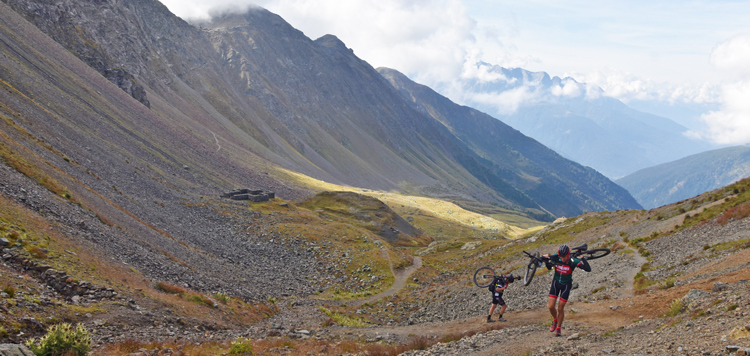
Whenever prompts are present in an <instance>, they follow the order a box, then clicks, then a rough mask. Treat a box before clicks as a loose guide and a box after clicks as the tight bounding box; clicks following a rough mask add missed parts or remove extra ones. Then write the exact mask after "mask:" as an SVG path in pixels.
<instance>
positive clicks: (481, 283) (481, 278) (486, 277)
mask: <svg viewBox="0 0 750 356" xmlns="http://www.w3.org/2000/svg"><path fill="white" fill-rule="evenodd" d="M495 277H505V280H506V281H508V283H513V281H515V280H520V279H521V276H514V275H507V276H503V275H501V274H495V271H494V270H493V269H492V268H490V267H487V266H485V267H479V268H478V269H477V271H476V272H474V284H476V285H477V287H481V288H484V287H489V285H490V284H492V281H493V280H495Z"/></svg>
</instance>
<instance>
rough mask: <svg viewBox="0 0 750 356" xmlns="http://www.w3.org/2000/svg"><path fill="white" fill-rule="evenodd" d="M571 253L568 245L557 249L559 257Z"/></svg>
mask: <svg viewBox="0 0 750 356" xmlns="http://www.w3.org/2000/svg"><path fill="white" fill-rule="evenodd" d="M569 253H570V247H568V245H560V248H559V249H557V255H558V256H567V255H568V254H569Z"/></svg>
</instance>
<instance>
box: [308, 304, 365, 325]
mask: <svg viewBox="0 0 750 356" xmlns="http://www.w3.org/2000/svg"><path fill="white" fill-rule="evenodd" d="M318 310H320V312H321V313H323V314H325V315H327V316H328V317H329V318H331V320H333V322H335V323H336V324H338V325H341V326H350V327H355V328H363V327H366V326H370V323H368V322H367V320H365V318H363V317H353V316H348V315H345V314H342V313H338V312H334V311H331V310H330V309H328V308H324V307H318Z"/></svg>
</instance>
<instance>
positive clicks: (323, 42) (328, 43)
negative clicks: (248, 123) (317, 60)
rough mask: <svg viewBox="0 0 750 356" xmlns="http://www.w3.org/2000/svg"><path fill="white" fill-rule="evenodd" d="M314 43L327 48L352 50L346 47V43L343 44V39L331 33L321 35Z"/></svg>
mask: <svg viewBox="0 0 750 356" xmlns="http://www.w3.org/2000/svg"><path fill="white" fill-rule="evenodd" d="M315 43H317V44H319V45H320V46H323V47H327V48H336V49H339V50H343V51H349V52H352V50H351V49H350V48H348V47H346V44H344V42H343V41H341V40H340V39H339V38H338V37H336V36H334V35H331V34H327V35H323V36H321V37H320V38H318V39H317V40H315Z"/></svg>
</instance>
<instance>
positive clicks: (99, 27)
mask: <svg viewBox="0 0 750 356" xmlns="http://www.w3.org/2000/svg"><path fill="white" fill-rule="evenodd" d="M4 2H6V3H7V4H8V5H10V6H11V7H12V8H13V9H14V10H16V11H17V12H19V13H21V14H23V15H24V16H25V17H26V19H27V20H29V21H30V22H32V23H33V24H35V25H36V26H37V27H38V28H39V29H41V30H42V31H43V32H45V33H46V34H47V35H48V36H50V37H52V39H54V40H55V41H57V42H58V43H60V44H61V45H63V46H64V47H65V48H67V49H68V50H70V51H71V52H72V53H73V54H75V55H76V56H77V57H78V58H79V59H81V60H82V61H83V62H85V63H86V64H88V65H89V66H91V67H92V68H94V69H96V70H97V71H98V72H99V73H101V74H102V76H104V77H105V78H107V79H108V80H109V81H110V82H112V83H113V84H115V85H117V86H118V87H119V88H120V89H122V90H123V91H125V92H126V93H128V94H129V95H130V96H131V97H133V98H134V99H136V100H138V101H139V102H141V103H142V104H143V105H145V106H146V107H148V108H151V103H150V102H149V101H148V98H147V97H146V90H145V88H144V87H143V85H141V84H140V83H139V80H138V79H136V77H135V76H134V75H133V74H132V73H131V71H132V70H128V69H126V68H125V67H124V65H125V64H124V63H123V61H122V58H120V59H119V60H118V58H116V57H114V56H113V55H112V54H110V53H108V52H107V51H105V49H104V48H105V47H107V48H109V46H106V45H107V44H109V43H111V39H110V40H108V38H111V36H113V35H115V36H118V37H124V36H127V37H130V36H132V35H133V31H132V29H129V28H117V27H114V28H112V27H113V26H112V24H114V23H117V21H110V18H111V17H113V16H116V17H119V16H127V14H123V13H122V12H123V10H126V8H124V7H113V6H109V7H106V10H109V11H102V7H101V4H93V2H92V4H88V5H84V6H81V4H73V2H72V1H54V2H53V1H36V2H30V1H23V0H4ZM99 3H100V2H99ZM112 3H113V4H114V3H116V2H112ZM95 5H96V6H95ZM115 10H119V11H115ZM131 16H132V14H131ZM102 44H104V45H102Z"/></svg>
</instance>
